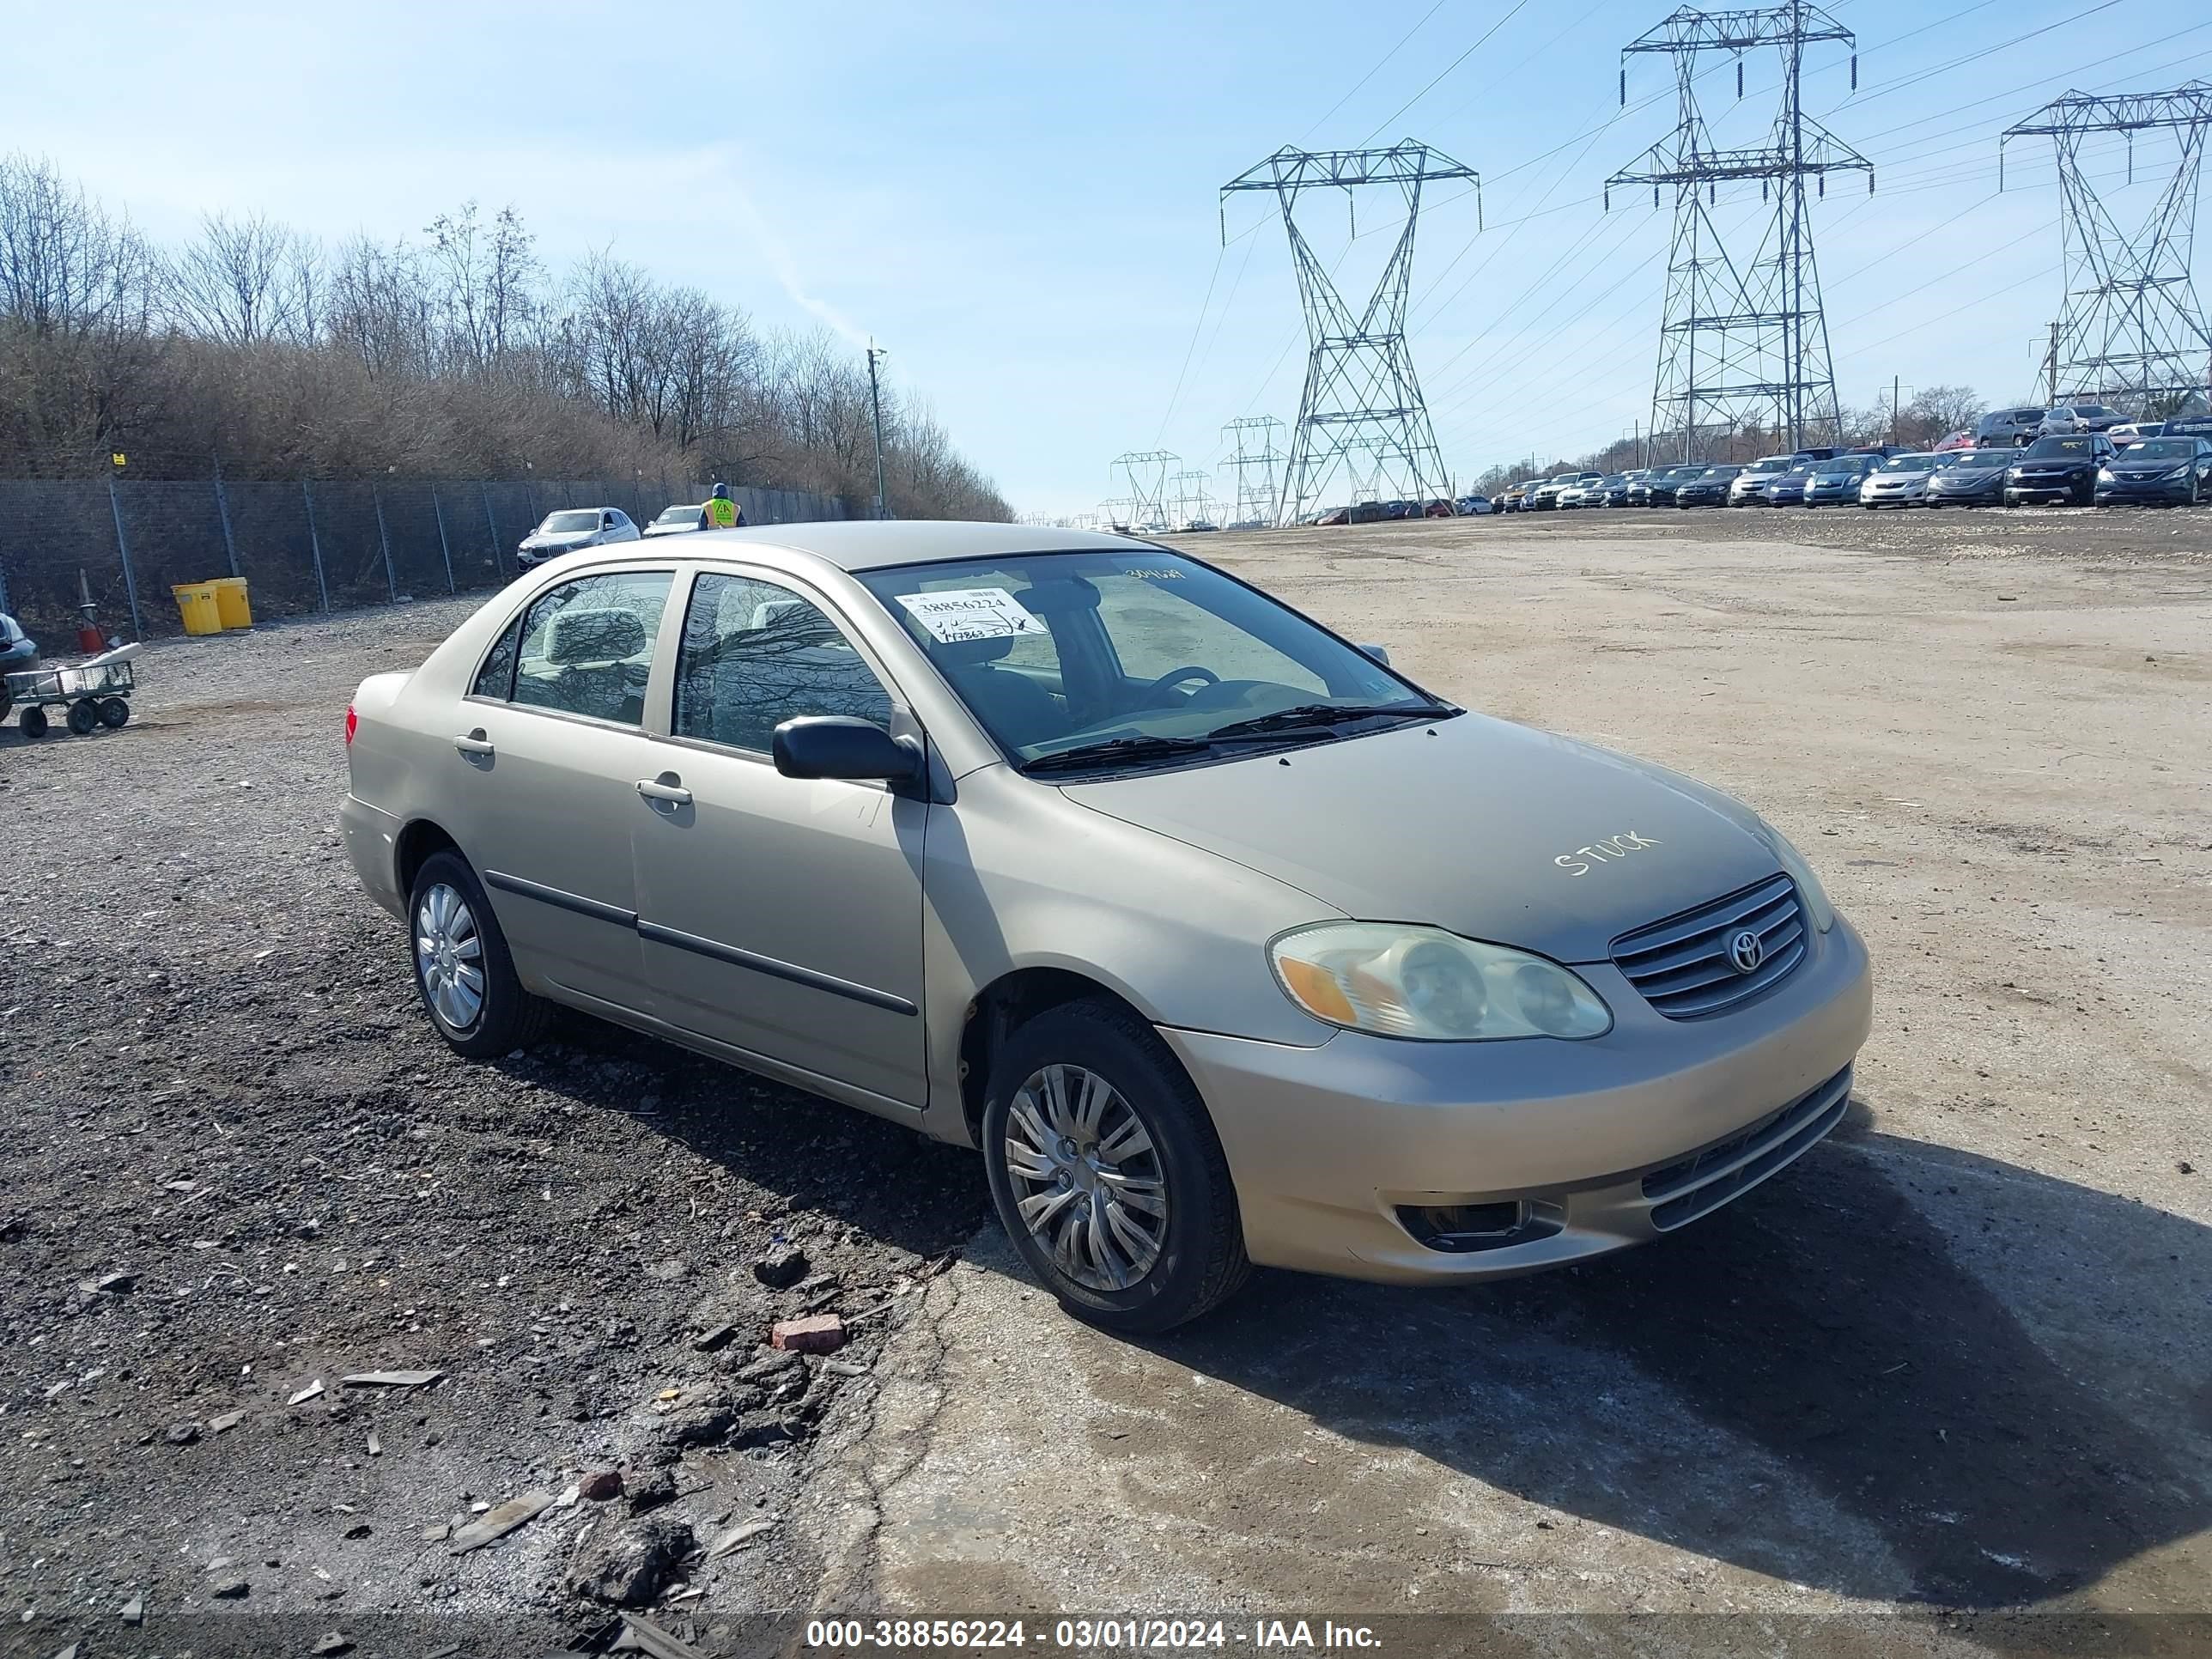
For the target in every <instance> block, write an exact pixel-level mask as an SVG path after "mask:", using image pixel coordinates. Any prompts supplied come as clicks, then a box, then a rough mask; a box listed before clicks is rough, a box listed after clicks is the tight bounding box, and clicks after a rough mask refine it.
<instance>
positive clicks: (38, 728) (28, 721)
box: [16, 703, 46, 743]
mask: <svg viewBox="0 0 2212 1659" xmlns="http://www.w3.org/2000/svg"><path fill="white" fill-rule="evenodd" d="M16 724H17V725H18V726H21V727H22V730H23V735H24V736H25V737H27V738H30V739H31V740H32V741H33V742H34V743H35V742H36V741H37V740H38V739H39V738H43V737H45V736H46V710H45V709H43V708H40V707H39V706H38V704H36V703H33V704H32V705H31V706H30V707H29V708H26V709H25V710H24V711H23V716H22V718H21V720H18V721H17V722H16Z"/></svg>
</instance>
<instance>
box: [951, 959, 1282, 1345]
mask: <svg viewBox="0 0 2212 1659" xmlns="http://www.w3.org/2000/svg"><path fill="white" fill-rule="evenodd" d="M1047 1066H1080V1067H1081V1068H1082V1069H1083V1070H1085V1071H1086V1072H1089V1073H1092V1074H1093V1075H1094V1076H1097V1077H1099V1078H1101V1079H1104V1080H1105V1081H1106V1082H1108V1083H1109V1084H1111V1085H1113V1087H1114V1089H1115V1091H1116V1092H1117V1093H1118V1094H1119V1095H1120V1096H1121V1100H1122V1102H1123V1103H1125V1104H1126V1106H1127V1109H1128V1111H1129V1113H1130V1114H1131V1115H1133V1116H1134V1117H1135V1118H1136V1119H1137V1121H1139V1123H1140V1124H1141V1125H1142V1126H1143V1128H1144V1131H1145V1133H1146V1136H1147V1137H1148V1138H1149V1139H1150V1140H1151V1141H1152V1151H1153V1153H1154V1155H1155V1156H1156V1159H1157V1163H1158V1169H1159V1172H1160V1179H1161V1181H1162V1182H1163V1184H1164V1188H1165V1198H1166V1203H1167V1221H1166V1229H1165V1237H1164V1240H1163V1241H1162V1243H1161V1245H1160V1249H1159V1255H1158V1259H1157V1260H1156V1261H1154V1262H1153V1263H1152V1266H1151V1267H1150V1268H1149V1269H1148V1270H1147V1271H1146V1273H1145V1274H1144V1276H1143V1277H1142V1278H1141V1279H1138V1280H1137V1282H1136V1283H1135V1284H1133V1285H1130V1286H1129V1287H1128V1288H1127V1289H1124V1290H1105V1289H1097V1288H1093V1287H1091V1286H1089V1285H1083V1284H1081V1283H1079V1282H1078V1281H1077V1280H1076V1279H1073V1278H1071V1277H1070V1276H1069V1275H1068V1274H1067V1273H1065V1272H1063V1271H1062V1270H1061V1269H1060V1267H1058V1266H1057V1265H1055V1264H1054V1261H1053V1258H1052V1256H1051V1255H1050V1254H1049V1253H1048V1251H1047V1250H1046V1249H1044V1247H1043V1246H1042V1244H1040V1243H1038V1241H1037V1240H1036V1237H1034V1236H1033V1235H1032V1234H1031V1233H1030V1230H1029V1226H1028V1224H1027V1223H1026V1222H1025V1221H1024V1219H1023V1218H1022V1215H1021V1212H1020V1209H1019V1207H1018V1202H1019V1200H1018V1198H1017V1195H1016V1193H1015V1190H1014V1184H1013V1182H1014V1177H1013V1176H1012V1174H1011V1173H1010V1171H1009V1170H1008V1168H1007V1153H1006V1139H1007V1132H1008V1126H1009V1121H1010V1115H1011V1111H1012V1105H1013V1102H1014V1097H1016V1095H1017V1094H1018V1093H1019V1092H1020V1091H1021V1090H1022V1089H1023V1087H1024V1085H1026V1084H1027V1083H1028V1082H1029V1081H1030V1079H1032V1078H1033V1077H1035V1076H1036V1074H1037V1073H1040V1072H1042V1070H1043V1069H1044V1068H1045V1067H1047ZM982 1137H983V1164H984V1167H985V1169H986V1170H987V1171H988V1173H989V1176H990V1182H991V1199H992V1202H993V1203H994V1206H996V1207H997V1209H998V1212H999V1220H1000V1225H1003V1226H1004V1227H1005V1228H1006V1233H1007V1236H1008V1237H1010V1238H1012V1240H1013V1243H1014V1248H1015V1249H1016V1250H1018V1252H1020V1254H1021V1257H1022V1259H1023V1261H1025V1262H1027V1263H1028V1264H1029V1268H1030V1272H1031V1273H1035V1274H1036V1276H1037V1278H1038V1279H1041V1280H1042V1281H1043V1283H1044V1285H1045V1287H1046V1288H1047V1289H1048V1290H1049V1291H1052V1293H1053V1294H1054V1296H1055V1297H1058V1298H1059V1300H1060V1306H1061V1307H1063V1308H1065V1309H1066V1310H1067V1311H1068V1312H1069V1313H1071V1314H1073V1315H1074V1316H1076V1317H1077V1318H1078V1319H1080V1320H1083V1321H1084V1322H1086V1323H1088V1324H1091V1325H1096V1326H1097V1327H1099V1328H1101V1329H1103V1330H1107V1331H1111V1332H1113V1333H1115V1334H1117V1335H1122V1336H1149V1335H1153V1334H1157V1333H1158V1332H1161V1331H1166V1330H1172V1329H1173V1328H1175V1327H1176V1326H1178V1325H1182V1324H1186V1323H1188V1322H1189V1321H1191V1320H1194V1319H1196V1318H1198V1317H1199V1316H1200V1315H1202V1314H1204V1313H1206V1311H1208V1310H1211V1309H1212V1308H1213V1307H1215V1306H1216V1305H1218V1304H1220V1303H1221V1302H1222V1301H1224V1300H1225V1299H1226V1298H1227V1297H1230V1296H1231V1295H1232V1294H1234V1293H1235V1292H1236V1291H1237V1288H1238V1287H1239V1286H1240V1285H1243V1282H1244V1280H1245V1278H1246V1276H1247V1275H1248V1274H1249V1273H1250V1272H1251V1269H1252V1264H1251V1261H1250V1259H1249V1257H1248V1256H1246V1255H1245V1254H1244V1230H1243V1221H1242V1218H1240V1217H1239V1215H1238V1213H1237V1191H1236V1188H1235V1187H1234V1185H1233V1184H1232V1183H1231V1180H1230V1176H1229V1160H1228V1159H1227V1158H1225V1157H1224V1156H1223V1154H1222V1151H1221V1142H1220V1139H1219V1138H1218V1137H1217V1136H1216V1135H1215V1133H1214V1132H1213V1123H1212V1120H1211V1119H1210V1118H1209V1117H1208V1116H1207V1115H1206V1103H1205V1102H1203V1101H1202V1100H1200V1098H1199V1095H1198V1091H1197V1090H1196V1089H1195V1088H1194V1087H1193V1086H1192V1084H1191V1081H1190V1079H1189V1078H1188V1077H1187V1076H1186V1075H1184V1073H1183V1070H1182V1066H1180V1065H1178V1064H1177V1063H1176V1059H1175V1056H1174V1055H1173V1054H1170V1053H1169V1052H1168V1049H1167V1047H1166V1045H1165V1044H1164V1043H1163V1042H1161V1041H1160V1038H1159V1034H1158V1032H1156V1031H1154V1030H1152V1027H1151V1026H1149V1025H1147V1024H1146V1023H1145V1022H1144V1021H1143V1020H1142V1019H1140V1018H1138V1017H1137V1016H1136V1015H1135V1014H1134V1013H1133V1012H1130V1011H1129V1010H1128V1009H1127V1008H1126V1007H1123V1006H1121V1005H1119V1004H1116V1003H1111V1002H1105V1001H1088V1000H1086V1001H1079V1002H1071V1003H1065V1004H1062V1005H1061V1006H1059V1007H1057V1008H1053V1009H1049V1010H1048V1011H1047V1012H1044V1013H1042V1014H1040V1015H1038V1016H1037V1017H1036V1018H1035V1019H1033V1020H1031V1021H1030V1023H1029V1024H1026V1025H1024V1026H1022V1027H1021V1028H1020V1029H1019V1030H1017V1031H1015V1033H1014V1034H1013V1036H1012V1037H1011V1038H1009V1039H1008V1040H1007V1042H1006V1045H1005V1047H1004V1048H1002V1049H1000V1053H999V1054H998V1056H997V1058H996V1060H994V1063H993V1065H992V1067H991V1078H990V1084H989V1087H988V1090H987V1094H986V1096H985V1099H984V1105H983V1127H982Z"/></svg>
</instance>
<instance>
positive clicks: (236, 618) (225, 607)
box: [200, 576, 253, 629]
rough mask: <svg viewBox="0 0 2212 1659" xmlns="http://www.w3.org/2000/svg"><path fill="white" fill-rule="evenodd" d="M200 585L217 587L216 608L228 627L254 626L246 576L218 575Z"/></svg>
mask: <svg viewBox="0 0 2212 1659" xmlns="http://www.w3.org/2000/svg"><path fill="white" fill-rule="evenodd" d="M200 586H203V587H212V588H213V589H215V608H216V611H217V612H218V613H219V614H220V615H221V616H222V625H223V626H224V627H225V628H226V629H231V628H251V627H252V626H253V606H252V603H251V602H250V601H249V600H248V599H247V597H246V578H245V577H243V576H218V577H216V579H215V580H213V581H211V582H202V583H201V584H200Z"/></svg>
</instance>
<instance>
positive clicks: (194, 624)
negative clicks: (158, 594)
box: [169, 582, 222, 634]
mask: <svg viewBox="0 0 2212 1659" xmlns="http://www.w3.org/2000/svg"><path fill="white" fill-rule="evenodd" d="M169 592H171V593H172V594H173V595H174V596H175V598H176V601H177V611H178V613H179V615H181V616H182V617H184V619H185V633H187V634H220V633H222V607H221V606H220V605H217V604H216V597H215V586H214V585H213V584H212V583H210V582H185V583H184V584H183V585H181V586H176V587H172V588H171V589H170V590H169Z"/></svg>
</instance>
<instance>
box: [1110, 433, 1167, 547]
mask: <svg viewBox="0 0 2212 1659" xmlns="http://www.w3.org/2000/svg"><path fill="white" fill-rule="evenodd" d="M1181 459H1182V456H1180V455H1178V454H1176V453H1175V452H1174V451H1173V450H1170V449H1133V450H1131V451H1130V452H1129V453H1127V454H1126V455H1116V456H1115V458H1114V465H1115V466H1118V467H1120V468H1121V472H1122V476H1123V477H1127V479H1128V481H1129V527H1130V528H1131V529H1132V530H1157V529H1158V528H1159V527H1160V526H1161V525H1162V524H1164V522H1166V520H1164V517H1163V516H1162V515H1163V514H1164V513H1165V512H1166V511H1167V499H1166V497H1167V482H1168V469H1169V468H1170V467H1171V466H1173V465H1175V464H1176V462H1177V461H1179V460H1181Z"/></svg>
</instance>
